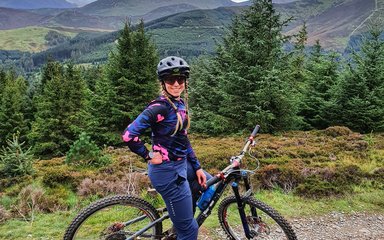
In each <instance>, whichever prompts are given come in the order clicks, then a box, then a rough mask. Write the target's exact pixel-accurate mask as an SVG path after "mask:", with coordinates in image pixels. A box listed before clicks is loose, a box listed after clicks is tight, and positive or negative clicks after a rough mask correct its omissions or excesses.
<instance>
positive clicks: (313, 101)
mask: <svg viewBox="0 0 384 240" xmlns="http://www.w3.org/2000/svg"><path fill="white" fill-rule="evenodd" d="M339 65H340V64H339V61H338V56H337V54H336V53H334V52H329V53H325V52H323V50H322V47H321V45H320V43H319V41H317V42H316V44H315V45H314V46H313V49H312V51H311V53H310V56H309V59H308V63H307V71H308V83H307V86H306V88H305V92H304V96H303V100H302V105H301V109H300V113H299V115H301V116H302V117H303V119H304V122H305V125H304V128H305V129H310V128H316V129H324V128H326V127H328V126H329V125H330V121H331V119H329V118H330V115H329V111H328V107H329V105H330V104H331V103H330V101H331V97H332V91H333V89H334V87H335V86H336V85H337V82H338V79H339Z"/></svg>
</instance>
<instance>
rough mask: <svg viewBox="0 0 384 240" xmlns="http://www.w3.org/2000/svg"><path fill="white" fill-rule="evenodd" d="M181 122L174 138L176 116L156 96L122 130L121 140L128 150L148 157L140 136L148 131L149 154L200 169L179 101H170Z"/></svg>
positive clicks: (185, 116) (145, 157) (167, 104)
mask: <svg viewBox="0 0 384 240" xmlns="http://www.w3.org/2000/svg"><path fill="white" fill-rule="evenodd" d="M172 101H173V103H174V104H175V106H176V107H177V110H178V112H179V113H180V115H181V117H182V120H183V128H182V129H181V130H179V131H178V132H177V133H176V134H175V135H172V134H173V133H174V131H175V127H176V123H177V115H176V112H175V110H174V109H173V107H172V106H171V104H170V103H169V102H168V101H167V99H165V97H164V96H160V97H158V98H157V99H155V100H154V101H152V102H151V103H150V104H149V105H148V106H147V108H146V109H145V110H144V111H143V112H142V113H141V114H140V115H139V116H138V117H137V118H136V119H135V120H134V121H133V122H132V123H131V124H130V125H129V126H128V127H127V128H126V129H125V131H124V134H123V136H122V137H123V141H124V142H126V143H127V145H128V147H129V149H130V150H131V151H132V152H134V153H136V154H138V155H140V156H141V157H143V158H144V159H147V158H148V153H149V150H148V149H147V148H146V147H145V145H144V142H143V141H142V140H141V139H140V135H141V134H143V133H144V132H145V130H146V129H148V128H151V130H152V151H157V152H160V153H161V155H162V158H163V161H180V160H184V159H186V160H188V161H189V162H190V164H191V165H192V167H193V169H194V170H195V171H196V170H198V169H200V168H201V167H200V163H199V161H198V159H197V158H196V155H195V153H194V151H193V149H192V146H191V143H190V141H189V139H188V136H187V130H186V126H187V114H186V108H185V105H184V101H183V100H182V99H180V100H175V99H172Z"/></svg>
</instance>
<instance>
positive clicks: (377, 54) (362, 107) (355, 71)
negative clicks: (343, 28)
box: [333, 26, 384, 132]
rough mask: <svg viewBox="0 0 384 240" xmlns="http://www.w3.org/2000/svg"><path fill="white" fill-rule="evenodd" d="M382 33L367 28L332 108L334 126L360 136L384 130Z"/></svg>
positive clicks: (372, 28)
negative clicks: (343, 126)
mask: <svg viewBox="0 0 384 240" xmlns="http://www.w3.org/2000/svg"><path fill="white" fill-rule="evenodd" d="M382 33H383V30H382V29H381V28H380V27H378V26H371V29H370V31H369V33H368V34H367V35H366V36H365V38H364V40H363V43H362V45H361V46H362V47H361V51H360V52H354V54H353V62H352V64H351V65H350V68H349V71H348V72H347V73H346V75H345V78H344V79H343V80H342V81H341V83H340V85H339V87H338V91H337V94H336V96H335V100H334V102H335V104H334V105H333V109H334V112H335V113H334V115H338V119H335V123H336V124H343V125H345V126H347V127H349V128H351V129H354V130H357V131H360V132H370V131H383V130H384V41H383V39H382V38H380V36H381V35H382Z"/></svg>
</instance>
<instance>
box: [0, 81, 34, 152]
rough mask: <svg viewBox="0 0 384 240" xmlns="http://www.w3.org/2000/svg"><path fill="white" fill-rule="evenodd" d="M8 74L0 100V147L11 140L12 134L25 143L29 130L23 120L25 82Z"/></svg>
mask: <svg viewBox="0 0 384 240" xmlns="http://www.w3.org/2000/svg"><path fill="white" fill-rule="evenodd" d="M15 77H16V76H14V75H13V74H8V75H7V79H6V82H5V86H4V89H3V93H2V95H1V99H0V136H1V139H0V145H5V144H6V140H8V139H12V136H13V134H16V133H17V134H19V136H20V140H21V141H25V136H26V134H27V132H28V130H29V128H28V121H27V119H26V118H25V114H26V111H27V109H28V95H27V82H26V81H25V79H24V78H22V77H17V78H16V79H15Z"/></svg>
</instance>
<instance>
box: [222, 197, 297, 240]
mask: <svg viewBox="0 0 384 240" xmlns="http://www.w3.org/2000/svg"><path fill="white" fill-rule="evenodd" d="M242 204H243V205H244V212H245V218H246V222H247V225H248V228H249V230H250V235H251V237H250V238H247V237H246V236H245V233H244V228H243V224H242V221H241V218H240V214H239V210H238V205H237V201H236V198H235V196H230V197H226V198H225V199H224V200H223V201H222V202H221V204H220V206H219V210H218V213H219V221H220V224H221V227H222V228H223V229H224V231H225V233H226V234H227V236H228V237H229V239H233V240H241V239H288V240H297V237H296V235H295V232H294V231H293V229H292V227H291V226H290V225H289V223H288V222H287V221H286V220H285V219H284V218H283V217H282V216H281V215H280V214H279V213H277V212H276V211H275V210H274V209H273V208H271V207H269V206H268V205H266V204H265V203H263V202H261V201H259V200H256V199H254V198H252V197H249V198H246V199H243V203H242Z"/></svg>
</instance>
